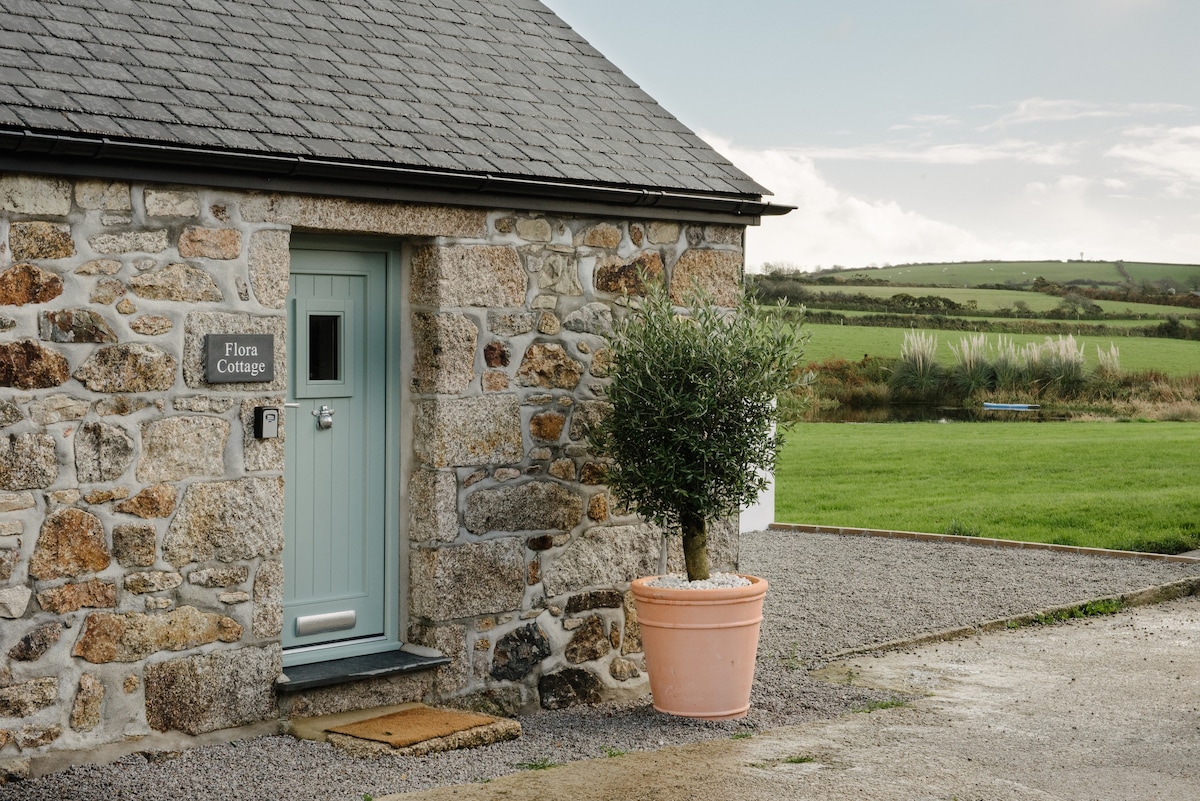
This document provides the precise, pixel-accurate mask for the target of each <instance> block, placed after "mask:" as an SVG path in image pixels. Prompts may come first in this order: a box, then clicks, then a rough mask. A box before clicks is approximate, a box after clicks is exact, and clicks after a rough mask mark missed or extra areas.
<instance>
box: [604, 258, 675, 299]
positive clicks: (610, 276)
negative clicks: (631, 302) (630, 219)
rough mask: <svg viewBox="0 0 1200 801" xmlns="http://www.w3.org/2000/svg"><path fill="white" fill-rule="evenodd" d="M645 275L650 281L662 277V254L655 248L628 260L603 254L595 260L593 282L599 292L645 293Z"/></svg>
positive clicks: (658, 279)
mask: <svg viewBox="0 0 1200 801" xmlns="http://www.w3.org/2000/svg"><path fill="white" fill-rule="evenodd" d="M642 276H645V277H646V278H647V279H649V280H651V281H658V282H661V281H662V279H663V260H662V254H661V253H659V252H658V251H657V250H650V251H646V252H644V253H639V254H638V255H636V256H634V257H633V258H632V259H630V260H629V261H626V260H625V259H622V258H619V257H616V256H605V257H602V258H600V259H598V260H597V262H596V270H595V278H594V279H593V280H594V283H595V285H596V289H598V290H599V291H601V292H610V293H612V294H614V295H645V294H646V285H645V284H644V283H643V281H642Z"/></svg>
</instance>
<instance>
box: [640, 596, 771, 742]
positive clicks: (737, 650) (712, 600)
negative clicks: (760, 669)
mask: <svg viewBox="0 0 1200 801" xmlns="http://www.w3.org/2000/svg"><path fill="white" fill-rule="evenodd" d="M654 578H655V577H654V576H649V577H645V578H639V579H635V580H634V581H633V582H632V583H631V584H630V589H631V590H632V591H633V597H634V601H635V602H636V603H637V614H638V625H639V626H640V628H641V631H642V650H643V652H644V653H645V655H646V672H647V673H649V674H650V692H651V694H652V695H653V696H654V708H655V709H657V710H658V711H659V712H665V713H667V714H668V715H679V716H681V717H688V718H705V719H708V720H728V719H731V718H742V717H745V716H746V712H747V711H748V710H749V709H750V687H751V685H752V684H753V682H754V659H755V654H756V652H757V651H758V629H759V624H760V623H761V622H762V607H763V597H764V596H765V595H766V594H767V580H766V579H763V578H758V577H757V576H746V577H745V578H748V579H750V582H751V583H750V585H749V586H746V587H728V588H720V589H712V590H690V589H673V588H665V587H648V586H646V585H647V583H648V582H651V581H653V580H654Z"/></svg>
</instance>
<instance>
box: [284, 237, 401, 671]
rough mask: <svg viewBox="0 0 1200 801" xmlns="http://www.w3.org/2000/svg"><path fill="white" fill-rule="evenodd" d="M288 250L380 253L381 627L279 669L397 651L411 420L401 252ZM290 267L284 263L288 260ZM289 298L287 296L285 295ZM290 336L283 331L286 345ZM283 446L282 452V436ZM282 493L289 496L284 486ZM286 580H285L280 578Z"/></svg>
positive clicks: (303, 653)
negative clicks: (383, 290)
mask: <svg viewBox="0 0 1200 801" xmlns="http://www.w3.org/2000/svg"><path fill="white" fill-rule="evenodd" d="M288 250H289V254H290V252H291V251H292V250H326V251H330V252H332V253H337V252H345V251H360V252H361V251H366V252H372V253H383V254H385V269H384V281H385V286H386V294H387V301H386V304H385V311H384V314H385V315H386V318H387V319H386V320H385V321H384V329H385V343H384V364H385V369H386V386H385V400H384V434H383V435H384V438H385V439H384V443H385V445H384V464H383V471H384V497H383V504H384V509H383V519H384V542H383V549H384V587H385V589H384V601H383V603H384V610H383V615H384V618H383V620H384V625H383V630H384V633H383V636H382V637H375V638H371V639H367V640H355V641H350V642H348V643H336V642H334V643H326V644H321V645H310V646H301V647H297V648H291V649H287V650H285V651H284V652H283V665H284V667H292V666H296V665H306V664H311V663H314V662H327V661H332V660H335V659H344V658H347V657H354V656H365V655H368V654H377V653H383V652H386V651H394V650H398V649H399V648H400V647H401V646H402V645H403V644H404V638H403V636H402V632H404V631H405V630H406V627H407V623H408V610H407V604H402V598H405V597H407V586H406V585H407V583H408V579H407V576H408V548H407V547H405V546H406V545H407V540H408V536H407V533H408V526H407V524H406V523H405V521H406V520H407V519H408V471H409V464H408V463H409V459H408V458H406V454H407V453H408V451H409V450H411V447H410V446H409V444H410V443H411V442H412V421H411V418H412V415H411V414H405V413H404V410H405V409H408V408H409V405H410V403H411V399H410V398H409V394H408V387H407V382H406V381H405V380H404V377H405V376H404V373H405V372H406V370H405V366H404V365H405V364H406V363H407V362H406V360H405V359H404V354H405V352H406V350H407V349H409V348H410V347H411V342H412V336H411V332H410V330H409V308H408V293H407V292H406V291H405V290H406V287H407V284H408V272H407V269H405V265H406V264H407V263H408V259H407V250H408V249H407V248H406V247H404V246H403V245H402V244H400V243H398V242H396V241H393V240H389V239H384V238H375V237H369V236H362V237H355V236H345V235H325V234H315V233H297V232H292V235H291V238H290V242H289V243H288ZM289 262H290V259H289ZM289 294H290V293H289ZM289 302H290V300H289ZM291 333H292V332H290V331H289V332H288V339H289V342H290V340H291ZM284 447H285V448H286V447H287V440H286V431H285V440H284ZM283 491H284V493H285V495H286V493H287V492H288V491H289V488H288V487H287V486H285V487H284V490H283ZM290 540H291V537H290V532H286V531H285V532H284V547H285V548H286V547H288V546H289V544H290ZM285 581H286V577H285Z"/></svg>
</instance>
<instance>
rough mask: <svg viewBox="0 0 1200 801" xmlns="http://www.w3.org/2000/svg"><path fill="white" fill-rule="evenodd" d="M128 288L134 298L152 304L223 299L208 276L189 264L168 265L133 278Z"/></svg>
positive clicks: (211, 278)
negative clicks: (166, 301) (152, 301)
mask: <svg viewBox="0 0 1200 801" xmlns="http://www.w3.org/2000/svg"><path fill="white" fill-rule="evenodd" d="M129 286H130V287H131V288H132V289H133V291H134V293H136V294H137V296H138V297H140V298H149V299H152V300H173V301H177V302H179V303H203V302H217V301H220V300H222V299H223V297H224V296H223V295H222V294H221V290H220V289H218V288H217V282H216V281H214V280H213V277H212V276H211V275H209V274H208V273H207V272H205V271H204V270H202V269H200V268H199V267H195V266H193V265H190V264H168V265H167V266H166V267H163V268H162V269H161V270H155V271H154V272H149V273H143V274H142V275H135V276H134V277H133V278H131V279H130V280H129Z"/></svg>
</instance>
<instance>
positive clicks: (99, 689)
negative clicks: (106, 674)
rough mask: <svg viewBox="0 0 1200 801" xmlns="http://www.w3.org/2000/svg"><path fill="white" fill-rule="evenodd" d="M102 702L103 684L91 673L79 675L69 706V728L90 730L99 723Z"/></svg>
mask: <svg viewBox="0 0 1200 801" xmlns="http://www.w3.org/2000/svg"><path fill="white" fill-rule="evenodd" d="M103 703H104V685H103V684H102V683H101V682H100V679H98V678H96V675H95V674H93V673H84V674H83V675H82V676H80V677H79V689H78V690H77V691H76V692H75V703H74V704H72V706H71V728H72V729H74V730H75V731H91V730H92V729H94V728H96V727H97V726H99V725H100V708H101V706H102V705H103Z"/></svg>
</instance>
